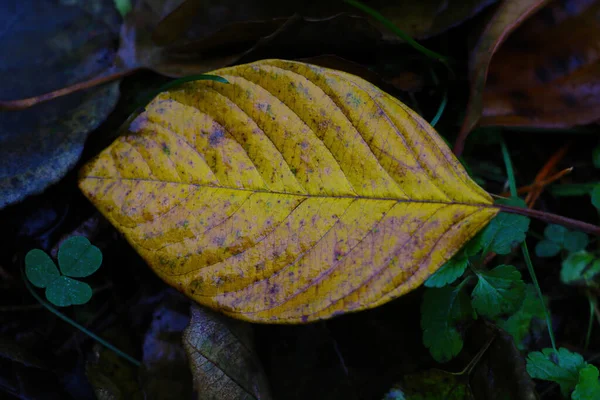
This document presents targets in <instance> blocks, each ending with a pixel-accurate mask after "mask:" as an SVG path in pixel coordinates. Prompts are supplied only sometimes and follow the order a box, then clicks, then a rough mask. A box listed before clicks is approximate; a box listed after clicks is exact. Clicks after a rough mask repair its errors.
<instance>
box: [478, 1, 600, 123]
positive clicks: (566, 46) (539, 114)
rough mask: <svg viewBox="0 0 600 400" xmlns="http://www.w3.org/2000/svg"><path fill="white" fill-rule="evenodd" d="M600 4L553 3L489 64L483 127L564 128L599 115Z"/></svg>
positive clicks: (501, 49)
mask: <svg viewBox="0 0 600 400" xmlns="http://www.w3.org/2000/svg"><path fill="white" fill-rule="evenodd" d="M599 13H600V1H589V0H567V1H552V2H550V4H548V5H547V6H546V7H545V8H544V9H542V10H541V11H540V12H538V13H536V14H535V15H533V16H532V17H531V18H530V19H528V20H527V21H526V22H525V23H524V24H523V25H522V26H521V27H520V28H519V29H518V30H517V31H516V32H515V33H514V34H513V35H511V36H510V37H509V39H508V40H507V41H506V42H505V43H504V44H503V45H502V47H501V48H500V50H499V51H498V52H497V53H496V55H495V56H494V58H493V60H492V63H491V64H490V70H489V78H488V84H487V85H486V87H485V91H484V93H483V116H482V118H481V121H480V124H481V125H482V126H484V125H503V126H507V125H509V126H510V125H512V126H533V127H544V128H563V127H571V126H573V125H582V124H587V123H591V122H594V121H596V120H598V119H599V115H600V63H599V60H600V52H598V37H600V25H599V24H598V15H599Z"/></svg>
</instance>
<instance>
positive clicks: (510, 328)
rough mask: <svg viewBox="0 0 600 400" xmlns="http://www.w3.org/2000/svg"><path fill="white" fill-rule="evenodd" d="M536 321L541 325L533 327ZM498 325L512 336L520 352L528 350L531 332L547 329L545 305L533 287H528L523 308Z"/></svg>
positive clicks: (498, 322)
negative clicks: (527, 342)
mask: <svg viewBox="0 0 600 400" xmlns="http://www.w3.org/2000/svg"><path fill="white" fill-rule="evenodd" d="M534 320H535V321H538V322H539V324H537V325H539V326H537V325H535V324H534V326H533V327H532V322H533V321H534ZM497 324H498V326H500V328H502V329H504V330H505V331H507V332H508V333H510V334H511V335H512V337H513V339H514V341H515V344H516V345H517V347H518V348H519V350H525V349H526V348H527V346H526V344H525V341H526V339H527V336H528V335H529V334H530V330H532V329H533V330H535V328H536V327H537V328H538V329H544V328H545V327H546V320H545V314H544V304H543V303H542V301H541V300H540V298H539V297H538V295H537V293H536V291H535V287H534V286H533V285H531V284H528V285H526V288H525V299H524V300H523V304H522V305H521V308H519V310H517V311H516V312H515V313H514V314H512V315H511V316H510V317H508V318H507V319H506V320H505V321H502V320H500V321H497Z"/></svg>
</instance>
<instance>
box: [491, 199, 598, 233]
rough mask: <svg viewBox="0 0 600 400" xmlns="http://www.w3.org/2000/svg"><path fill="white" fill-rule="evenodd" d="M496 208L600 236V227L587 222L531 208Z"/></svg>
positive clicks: (499, 205)
mask: <svg viewBox="0 0 600 400" xmlns="http://www.w3.org/2000/svg"><path fill="white" fill-rule="evenodd" d="M494 207H498V208H499V209H500V210H502V211H504V212H507V213H511V214H520V215H525V216H527V217H531V218H536V219H539V220H540V221H544V222H548V223H551V224H558V225H562V226H566V227H569V228H573V229H576V230H578V231H582V232H586V233H589V234H590V235H596V236H600V226H597V225H592V224H588V223H587V222H583V221H578V220H576V219H571V218H567V217H563V216H560V215H556V214H552V213H547V212H544V211H538V210H532V209H530V208H521V207H513V206H507V205H504V204H495V205H494Z"/></svg>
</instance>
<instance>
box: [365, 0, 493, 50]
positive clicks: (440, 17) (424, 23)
mask: <svg viewBox="0 0 600 400" xmlns="http://www.w3.org/2000/svg"><path fill="white" fill-rule="evenodd" d="M495 2H496V0H467V1H462V2H456V3H450V2H448V1H445V0H422V1H396V2H390V1H387V0H372V1H368V2H365V3H366V4H368V5H369V7H371V8H373V9H375V10H377V11H378V12H379V13H380V14H382V15H384V16H385V17H386V18H387V19H389V20H390V21H391V22H393V23H394V24H395V25H396V26H397V27H398V28H400V29H402V30H403V31H404V32H406V33H407V34H408V35H409V36H411V37H413V38H418V39H425V38H428V37H431V36H435V35H438V34H440V33H442V32H444V31H446V30H448V29H450V28H452V27H454V26H457V25H459V24H460V23H462V22H463V21H465V20H466V19H468V18H471V17H473V16H474V15H476V14H477V13H479V12H480V11H481V10H483V9H484V8H485V7H487V6H489V5H490V4H493V3H495ZM376 26H377V27H379V29H381V30H382V32H383V38H384V39H385V40H390V41H398V40H400V39H399V38H398V36H396V35H395V34H394V33H393V32H390V31H389V30H388V29H387V28H385V27H384V26H383V25H380V24H378V23H376Z"/></svg>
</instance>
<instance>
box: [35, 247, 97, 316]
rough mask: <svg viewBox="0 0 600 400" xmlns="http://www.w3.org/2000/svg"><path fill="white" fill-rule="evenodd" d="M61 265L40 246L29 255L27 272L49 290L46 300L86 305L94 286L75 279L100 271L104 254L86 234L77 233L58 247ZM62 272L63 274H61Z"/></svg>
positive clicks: (57, 304) (37, 283) (62, 303)
mask: <svg viewBox="0 0 600 400" xmlns="http://www.w3.org/2000/svg"><path fill="white" fill-rule="evenodd" d="M58 264H59V266H60V271H59V269H58V268H57V267H56V264H54V261H52V259H51V258H50V256H48V254H46V253H45V252H44V251H42V250H40V249H33V250H30V251H29V252H28V253H27V255H26V256H25V275H26V276H27V279H29V281H30V282H31V283H32V284H33V285H34V286H36V287H38V288H41V289H44V288H45V289H46V299H48V301H49V302H51V303H52V304H54V305H56V306H58V307H67V306H70V305H80V304H85V303H87V302H88V301H90V299H91V298H92V288H91V287H90V285H88V284H87V283H84V282H80V281H78V280H76V279H73V278H72V277H75V278H84V277H86V276H89V275H91V274H93V273H94V272H96V271H97V270H98V268H99V267H100V264H102V253H101V252H100V249H98V248H97V247H96V246H93V245H92V244H90V241H89V240H87V239H86V238H85V237H82V236H73V237H70V238H68V239H67V240H65V241H64V242H63V244H62V245H61V246H60V248H59V250H58ZM61 272H62V275H61Z"/></svg>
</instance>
